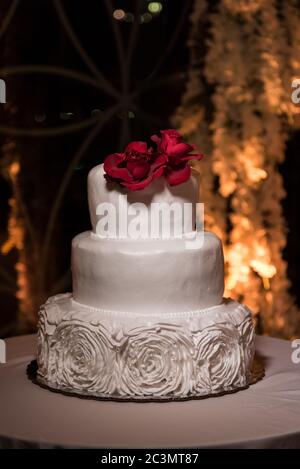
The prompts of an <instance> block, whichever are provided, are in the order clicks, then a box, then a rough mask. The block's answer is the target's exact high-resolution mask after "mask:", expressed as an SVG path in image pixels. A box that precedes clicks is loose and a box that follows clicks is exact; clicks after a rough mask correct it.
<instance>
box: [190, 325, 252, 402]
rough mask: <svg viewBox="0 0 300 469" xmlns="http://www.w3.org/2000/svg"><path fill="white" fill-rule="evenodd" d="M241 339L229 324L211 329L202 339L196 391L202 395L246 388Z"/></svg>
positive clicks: (209, 328)
mask: <svg viewBox="0 0 300 469" xmlns="http://www.w3.org/2000/svg"><path fill="white" fill-rule="evenodd" d="M239 339H240V335H239V332H238V330H237V329H236V327H234V326H233V325H231V324H229V323H227V324H223V323H220V324H215V325H213V326H209V327H207V328H206V329H204V330H203V331H202V332H201V333H200V334H199V335H198V341H197V345H196V349H197V357H196V363H197V365H196V366H197V376H196V383H195V390H196V391H197V392H198V393H199V394H202V393H203V394H207V392H208V391H209V392H211V393H217V392H220V391H224V390H227V389H232V388H233V387H235V386H245V384H246V382H245V375H244V373H243V366H242V356H241V348H240V344H239Z"/></svg>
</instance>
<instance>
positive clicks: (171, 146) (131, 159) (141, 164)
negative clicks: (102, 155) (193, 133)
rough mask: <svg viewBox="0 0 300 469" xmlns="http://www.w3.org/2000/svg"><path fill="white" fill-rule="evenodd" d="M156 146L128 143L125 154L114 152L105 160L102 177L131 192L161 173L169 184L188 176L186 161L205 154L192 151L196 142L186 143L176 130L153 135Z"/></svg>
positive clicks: (172, 184)
mask: <svg viewBox="0 0 300 469" xmlns="http://www.w3.org/2000/svg"><path fill="white" fill-rule="evenodd" d="M151 140H152V141H153V142H155V144H156V149H154V148H153V147H149V148H148V146H147V143H146V142H131V143H129V145H127V147H126V148H125V151H124V153H113V154H112V155H109V156H107V157H106V159H105V161H104V171H105V175H104V177H105V178H106V179H107V181H109V182H116V183H118V184H120V185H121V186H123V187H126V188H127V189H129V190H131V191H138V190H142V189H145V187H147V186H149V184H151V182H152V181H154V180H155V179H157V178H159V177H161V176H163V177H165V178H166V180H167V182H168V184H170V186H176V185H178V184H182V183H183V182H186V181H187V180H188V179H189V178H190V175H191V168H190V166H189V164H188V162H189V161H191V160H201V159H202V158H203V156H204V155H202V154H200V153H191V152H192V151H193V150H194V149H195V145H189V144H188V143H186V142H185V141H184V139H183V137H182V135H180V133H179V132H177V130H174V129H170V130H161V131H160V137H159V136H157V135H153V136H152V137H151Z"/></svg>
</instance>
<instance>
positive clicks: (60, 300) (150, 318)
mask: <svg viewBox="0 0 300 469" xmlns="http://www.w3.org/2000/svg"><path fill="white" fill-rule="evenodd" d="M253 356H254V329H253V324H252V319H251V313H250V311H249V310H248V309H247V308H246V307H245V306H243V305H240V304H238V303H236V302H234V301H232V300H224V301H223V303H222V304H221V305H218V306H215V307H210V308H207V309H204V310H201V311H200V310H199V311H189V312H179V313H168V312H165V313H161V314H153V315H149V314H139V313H130V312H116V311H105V310H101V309H96V308H90V307H87V306H85V305H82V304H79V303H77V302H75V301H74V300H73V298H72V294H62V295H56V296H54V297H51V298H49V300H48V301H47V302H46V304H45V305H43V306H42V308H41V310H40V313H39V325H38V357H37V360H38V377H37V379H38V381H39V382H40V383H41V384H42V385H46V386H48V387H50V388H52V389H54V390H59V391H62V392H66V393H74V394H79V395H83V396H89V397H99V398H111V399H136V400H138V399H141V400H151V399H155V400H158V399H187V398H193V397H204V396H206V395H214V394H219V393H224V392H230V391H235V390H237V389H240V388H244V387H246V386H248V384H249V383H250V381H251V367H252V362H253Z"/></svg>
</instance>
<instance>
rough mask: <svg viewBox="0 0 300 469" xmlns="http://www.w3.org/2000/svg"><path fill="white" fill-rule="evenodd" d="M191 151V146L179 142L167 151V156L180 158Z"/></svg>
mask: <svg viewBox="0 0 300 469" xmlns="http://www.w3.org/2000/svg"><path fill="white" fill-rule="evenodd" d="M193 150H194V148H193V147H192V145H189V144H188V143H183V142H181V143H177V144H176V145H174V146H172V148H170V149H169V151H168V154H169V156H181V155H182V156H184V155H186V154H187V153H190V152H191V151H193Z"/></svg>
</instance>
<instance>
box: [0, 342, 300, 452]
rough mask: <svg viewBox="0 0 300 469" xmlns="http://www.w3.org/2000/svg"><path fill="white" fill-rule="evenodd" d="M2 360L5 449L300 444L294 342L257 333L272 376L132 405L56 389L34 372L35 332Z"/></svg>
mask: <svg viewBox="0 0 300 469" xmlns="http://www.w3.org/2000/svg"><path fill="white" fill-rule="evenodd" d="M6 344H7V356H8V360H7V363H6V364H0V416H1V417H0V448H7V447H13V448H20V447H29V448H54V447H69V448H76V447H85V448H93V447H97V448H112V449H113V448H181V449H182V448H203V447H204V448H300V364H298V365H297V364H294V363H293V362H292V360H291V353H292V348H291V343H290V342H288V341H284V340H278V339H272V338H268V337H257V338H256V347H257V351H258V352H259V353H260V355H261V356H262V357H263V360H264V364H265V368H266V376H265V378H264V379H263V380H262V381H260V382H258V383H257V384H255V385H252V386H251V387H250V388H249V389H246V390H244V391H240V392H238V393H236V394H228V395H225V396H222V397H217V398H209V399H204V400H192V401H185V402H168V403H153V402H152V403H133V402H131V403H128V402H109V401H94V400H85V399H79V398H77V397H67V396H64V395H61V394H55V393H52V392H50V391H48V390H46V389H42V388H40V387H39V386H37V385H34V384H33V383H32V382H31V381H29V380H28V379H27V377H26V373H25V368H26V365H27V364H28V363H29V362H30V361H31V360H32V359H33V358H34V355H35V346H36V338H35V336H21V337H17V338H12V339H8V340H7V341H6Z"/></svg>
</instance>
